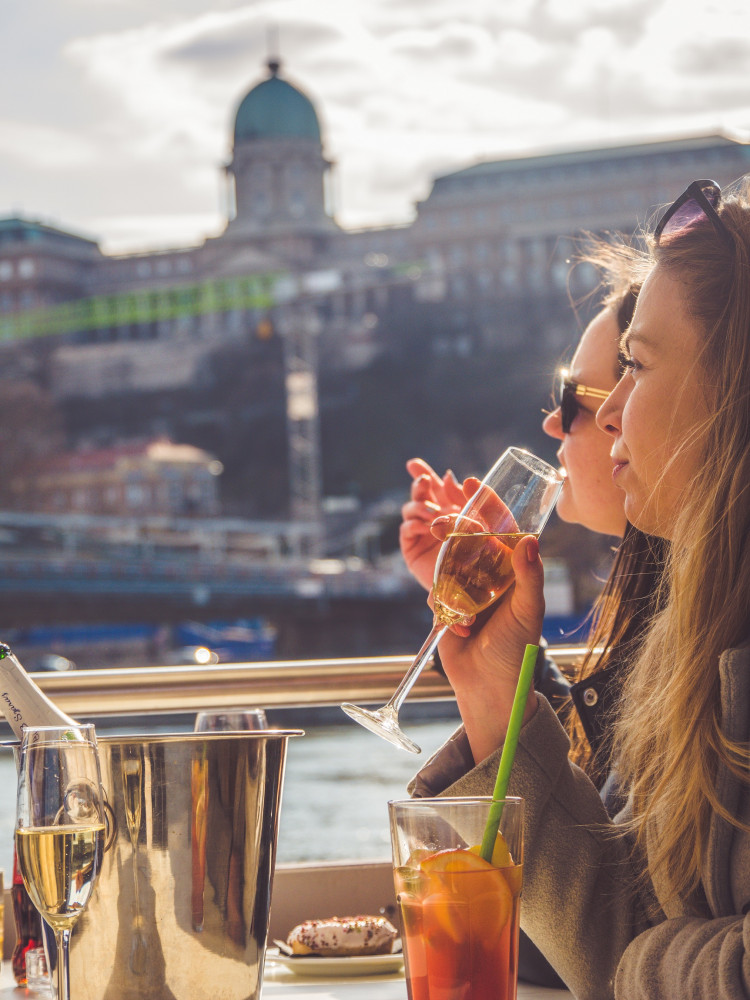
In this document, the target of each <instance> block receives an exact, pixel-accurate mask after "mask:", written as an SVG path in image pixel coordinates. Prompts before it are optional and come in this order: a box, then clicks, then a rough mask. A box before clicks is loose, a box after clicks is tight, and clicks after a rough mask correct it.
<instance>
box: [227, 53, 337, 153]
mask: <svg viewBox="0 0 750 1000" xmlns="http://www.w3.org/2000/svg"><path fill="white" fill-rule="evenodd" d="M268 68H269V70H270V71H271V75H270V77H269V78H268V79H267V80H264V81H263V83H259V84H258V86H257V87H253V89H252V90H251V91H250V93H249V94H247V95H246V96H245V97H244V98H243V100H242V103H241V104H240V106H239V108H238V109H237V117H236V118H235V120H234V141H235V142H238V141H241V140H243V139H276V138H279V137H281V136H290V137H292V138H294V139H315V140H317V141H318V142H320V124H319V123H318V116H317V115H316V114H315V108H314V107H313V105H312V102H311V101H310V100H309V98H307V97H305V95H304V94H303V93H302V92H301V91H299V90H297V88H296V87H293V86H292V85H291V83H287V82H286V80H282V79H281V78H280V77H279V76H278V72H279V63H278V61H277V60H273V59H271V60H269V62H268Z"/></svg>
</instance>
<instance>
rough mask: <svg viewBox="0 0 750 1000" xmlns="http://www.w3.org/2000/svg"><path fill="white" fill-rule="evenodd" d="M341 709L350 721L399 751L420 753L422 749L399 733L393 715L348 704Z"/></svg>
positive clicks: (381, 710) (380, 710)
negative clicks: (352, 720) (386, 741)
mask: <svg viewBox="0 0 750 1000" xmlns="http://www.w3.org/2000/svg"><path fill="white" fill-rule="evenodd" d="M341 708H342V709H343V711H344V712H346V714H347V715H348V716H349V718H350V719H354V721H355V722H358V723H359V724H360V726H364V727H365V729H369V730H370V732H371V733H375V735H376V736H380V737H381V739H384V740H388V742H389V743H392V744H393V745H394V746H396V747H399V748H400V749H401V750H407V751H408V752H409V753H422V748H421V747H419V746H417V744H416V743H415V742H414V741H413V740H410V739H409V737H408V736H406V735H405V734H404V733H402V732H401V730H400V729H399V727H398V722H397V720H396V716H395V714H394V713H392V712H384V711H383V709H382V708H381V709H378V711H377V712H371V711H369V709H366V708H361V707H360V706H359V705H351V704H349V703H348V702H346V703H344V704H343V705H342V706H341Z"/></svg>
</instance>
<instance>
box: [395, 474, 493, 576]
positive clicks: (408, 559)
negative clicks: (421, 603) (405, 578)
mask: <svg viewBox="0 0 750 1000" xmlns="http://www.w3.org/2000/svg"><path fill="white" fill-rule="evenodd" d="M406 468H407V471H408V472H409V475H410V476H411V477H412V480H413V481H412V484H411V495H410V499H409V501H408V503H406V504H404V506H403V507H402V508H401V527H400V529H399V544H400V546H401V554H402V555H403V557H404V562H405V563H406V567H407V569H408V570H409V572H410V573H411V574H412V576H413V577H414V578H415V580H417V582H418V583H420V584H421V585H422V586H423V587H424V589H425V590H430V589H431V588H432V581H433V577H434V576H435V563H436V561H437V555H438V552H439V551H440V544H441V542H442V539H440V540H439V541H438V540H437V539H436V537H435V535H434V534H433V533H432V532H431V530H430V527H431V525H432V522H433V521H434V520H435V518H436V517H439V516H441V515H450V514H458V513H459V511H460V510H461V508H462V507H463V506H464V505H465V503H466V501H467V500H468V499H469V496H470V494H469V495H467V494H466V493H465V491H464V489H463V488H462V486H461V484H460V483H459V482H458V480H457V479H456V477H455V476H454V475H453V473H452V472H451V471H450V470H449V471H448V472H446V473H445V475H444V476H442V477H441V476H439V475H438V474H437V472H435V470H434V469H433V468H432V467H431V466H430V465H428V464H427V462H425V461H424V460H423V459H421V458H411V459H409V461H408V462H407V463H406ZM474 483H476V480H474ZM474 489H476V486H474Z"/></svg>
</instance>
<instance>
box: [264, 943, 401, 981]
mask: <svg viewBox="0 0 750 1000" xmlns="http://www.w3.org/2000/svg"><path fill="white" fill-rule="evenodd" d="M266 958H267V961H269V962H274V963H276V964H277V965H283V966H284V968H285V969H289V971H290V972H293V973H294V974H295V975H296V976H316V977H318V978H320V977H325V978H328V977H329V976H335V977H337V978H338V977H339V976H377V975H380V976H382V975H385V974H386V973H388V972H399V971H400V970H401V967H402V966H403V964H404V956H403V954H401V953H399V954H397V955H352V956H351V957H349V958H322V957H321V956H320V955H314V956H312V957H308V956H307V955H281V954H280V953H279V951H278V950H277V949H276V948H269V949H268V952H267V953H266Z"/></svg>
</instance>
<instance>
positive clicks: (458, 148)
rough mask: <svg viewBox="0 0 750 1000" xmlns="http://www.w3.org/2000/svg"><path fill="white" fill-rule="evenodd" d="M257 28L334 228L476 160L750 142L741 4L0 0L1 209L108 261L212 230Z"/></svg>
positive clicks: (749, 56) (720, 0)
mask: <svg viewBox="0 0 750 1000" xmlns="http://www.w3.org/2000/svg"><path fill="white" fill-rule="evenodd" d="M269 28H275V29H277V32H278V39H279V46H278V48H279V49H280V55H281V58H282V62H283V69H282V75H284V76H286V77H287V79H289V80H290V82H292V83H294V84H295V85H296V86H299V87H300V88H301V89H302V90H304V91H305V93H307V95H308V96H309V97H310V98H311V99H312V100H313V101H314V102H315V104H316V107H317V109H318V112H319V116H320V119H321V123H322V126H323V132H324V144H325V152H326V155H327V156H328V157H329V158H330V159H333V160H334V161H335V162H336V168H335V178H336V180H335V185H334V186H335V191H336V201H337V218H338V221H339V222H340V223H341V224H342V225H344V226H347V227H355V226H362V225H379V224H386V223H395V222H406V221H408V220H409V219H411V218H412V217H413V212H414V204H415V202H416V201H418V200H419V199H421V198H424V197H426V196H427V194H428V193H429V190H430V181H431V178H432V177H433V176H435V175H436V174H440V173H444V172H447V171H450V170H452V169H455V168H458V167H462V166H465V165H468V164H470V163H472V162H475V161H476V160H477V159H493V158H496V157H501V156H503V155H507V154H514V153H519V152H520V153H522V152H528V151H531V152H537V151H539V150H545V149H559V148H567V147H571V146H582V145H588V144H591V145H606V144H609V143H618V142H627V141H629V140H631V139H633V138H643V137H655V136H659V135H664V134H666V135H678V134H685V133H690V132H694V131H702V132H703V131H710V130H713V129H719V128H724V129H729V130H732V131H733V132H740V133H742V134H744V135H749V136H750V4H748V0H713V2H711V0H210V2H209V0H2V3H0V216H7V215H9V214H16V213H22V214H24V215H25V216H27V217H31V218H36V219H41V220H42V221H46V222H50V223H52V224H55V225H59V226H62V227H65V228H69V229H73V230H74V231H77V232H81V233H84V234H86V235H91V236H94V237H95V238H97V239H99V240H100V242H101V245H102V247H103V249H105V250H106V251H110V252H119V251H125V250H135V249H148V248H155V247H163V246H178V245H195V244H198V243H200V242H201V240H202V239H203V238H204V237H205V236H207V235H216V234H217V233H219V232H220V231H221V229H222V228H223V219H224V207H223V183H224V182H223V180H222V170H221V168H222V165H223V164H224V163H226V162H227V161H228V159H229V158H230V154H231V148H230V143H231V130H232V125H233V120H234V113H235V111H236V108H237V105H238V103H239V101H240V100H241V98H242V97H243V96H244V94H245V93H246V92H247V90H248V89H249V88H250V87H251V86H252V85H253V84H255V83H257V82H259V81H260V80H262V79H263V78H264V77H265V75H266V74H265V69H264V65H263V64H264V62H265V59H266V57H267V55H268V43H267V36H268V31H269ZM675 193H678V192H675Z"/></svg>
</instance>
